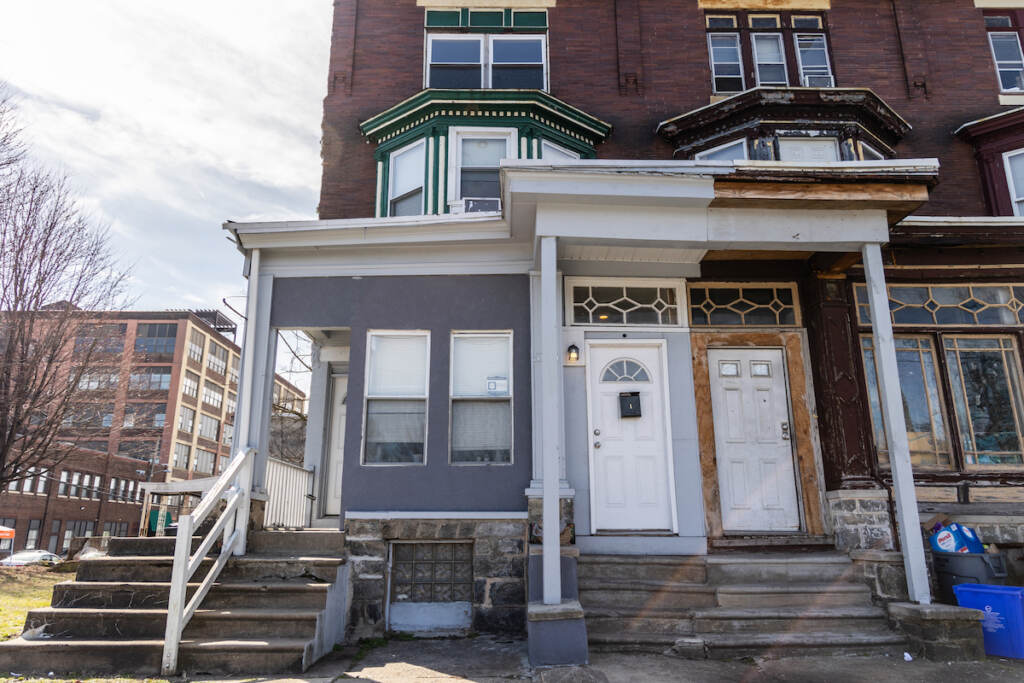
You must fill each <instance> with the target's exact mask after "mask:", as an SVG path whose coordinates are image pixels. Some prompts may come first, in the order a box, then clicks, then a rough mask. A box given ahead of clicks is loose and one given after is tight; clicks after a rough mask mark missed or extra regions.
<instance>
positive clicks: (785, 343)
mask: <svg viewBox="0 0 1024 683" xmlns="http://www.w3.org/2000/svg"><path fill="white" fill-rule="evenodd" d="M691 343H692V345H693V383H694V393H695V394H696V396H697V436H698V443H699V445H700V468H701V477H702V478H703V480H704V515H705V520H706V522H707V530H708V538H720V537H722V535H723V531H722V507H721V494H720V492H719V490H718V463H717V461H716V459H715V455H716V454H715V426H714V417H713V414H712V410H711V376H710V374H709V372H708V349H709V348H722V347H726V348H728V347H750V348H754V347H759V346H767V347H776V348H781V349H783V354H784V356H785V359H786V370H787V374H788V378H789V395H790V404H791V410H792V413H793V445H794V448H795V451H796V465H797V468H796V476H797V478H798V482H799V485H800V503H801V506H802V507H803V520H804V531H805V532H806V533H807V534H810V535H812V536H813V535H820V534H824V533H826V527H825V519H824V509H823V492H822V487H823V483H822V481H821V475H820V462H821V454H820V453H819V447H818V441H817V435H816V433H815V430H816V428H815V425H814V423H813V418H812V415H813V406H812V405H811V402H812V401H813V398H812V397H811V396H810V395H809V391H808V388H809V382H808V379H807V377H808V376H807V370H806V364H805V362H804V344H803V332H802V331H797V330H793V331H788V332H781V331H770V332H769V331H758V332H750V331H743V332H714V331H709V332H704V331H697V330H693V331H692V332H691Z"/></svg>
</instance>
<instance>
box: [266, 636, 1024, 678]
mask: <svg viewBox="0 0 1024 683" xmlns="http://www.w3.org/2000/svg"><path fill="white" fill-rule="evenodd" d="M355 655H356V652H355V651H354V650H350V651H347V652H342V653H335V654H334V655H332V656H330V657H328V658H327V659H326V660H324V661H321V662H320V663H319V664H317V665H316V666H314V667H313V668H311V669H310V670H309V671H307V672H306V673H305V674H304V675H303V676H302V678H293V679H284V678H282V679H259V680H268V681H269V680H274V681H282V682H283V681H311V682H313V683H328V682H331V681H336V680H339V679H341V680H345V679H357V680H364V681H379V682H381V683H391V682H392V681H415V682H416V683H428V682H430V681H452V680H471V681H481V682H487V683H493V682H495V681H509V680H522V681H530V680H532V681H538V682H539V683H577V682H578V683H589V682H594V683H605V682H607V683H620V682H627V681H630V682H631V681H644V682H645V683H646V682H649V681H650V682H657V681H673V682H679V683H690V682H693V683H720V682H721V683H724V682H726V681H728V682H730V683H731V682H732V681H740V682H742V683H776V682H778V683H802V682H804V681H808V682H809V681H828V683H879V682H880V681H899V682H900V683H937V682H942V683H960V682H964V681H969V682H970V683H987V682H989V681H991V682H993V683H995V682H997V681H998V682H1000V683H1002V682H1008V681H1024V661H1018V660H1001V659H990V660H988V661H985V662H956V663H944V662H926V661H923V660H915V661H913V662H904V661H903V660H902V659H895V658H891V657H802V658H790V659H776V660H770V659H769V660H743V661H727V662H720V661H709V660H688V659H678V658H676V657H666V656H663V655H650V654H619V653H594V654H592V655H591V663H590V666H588V667H584V668H581V669H546V670H545V669H542V670H538V671H532V670H531V669H530V666H529V663H528V662H527V658H526V641H525V640H524V639H522V638H499V637H493V636H480V637H477V638H461V639H450V640H448V639H437V640H392V641H390V642H388V643H387V644H386V645H383V646H381V647H377V648H373V649H369V650H364V652H363V656H362V657H361V658H358V659H357V658H356V656H355Z"/></svg>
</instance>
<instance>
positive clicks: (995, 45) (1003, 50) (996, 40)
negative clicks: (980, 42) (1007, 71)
mask: <svg viewBox="0 0 1024 683" xmlns="http://www.w3.org/2000/svg"><path fill="white" fill-rule="evenodd" d="M989 38H990V40H991V41H992V54H994V55H995V58H996V61H997V62H1019V61H1021V51H1020V39H1019V38H1017V35H1016V34H1014V33H990V34H989Z"/></svg>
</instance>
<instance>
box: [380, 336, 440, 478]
mask: <svg viewBox="0 0 1024 683" xmlns="http://www.w3.org/2000/svg"><path fill="white" fill-rule="evenodd" d="M366 356H367V357H366V401H365V410H364V415H365V418H364V427H363V464H366V465H422V464H425V462H426V440H427V386H428V377H429V369H430V362H429V359H430V335H429V332H425V331H401V332H378V331H371V332H369V333H368V334H367V354H366Z"/></svg>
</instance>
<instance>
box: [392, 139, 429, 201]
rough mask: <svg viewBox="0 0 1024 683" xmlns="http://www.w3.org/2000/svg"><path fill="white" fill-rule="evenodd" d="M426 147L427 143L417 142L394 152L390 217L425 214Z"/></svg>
mask: <svg viewBox="0 0 1024 683" xmlns="http://www.w3.org/2000/svg"><path fill="white" fill-rule="evenodd" d="M426 146H427V145H426V142H424V141H423V140H417V141H416V142H414V143H412V144H411V145H409V146H407V147H403V148H402V149H400V150H397V151H395V152H392V154H391V160H390V168H389V172H388V186H389V187H388V215H389V216H418V215H420V214H422V213H423V179H424V178H425V177H426V152H425V150H426Z"/></svg>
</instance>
